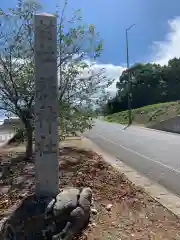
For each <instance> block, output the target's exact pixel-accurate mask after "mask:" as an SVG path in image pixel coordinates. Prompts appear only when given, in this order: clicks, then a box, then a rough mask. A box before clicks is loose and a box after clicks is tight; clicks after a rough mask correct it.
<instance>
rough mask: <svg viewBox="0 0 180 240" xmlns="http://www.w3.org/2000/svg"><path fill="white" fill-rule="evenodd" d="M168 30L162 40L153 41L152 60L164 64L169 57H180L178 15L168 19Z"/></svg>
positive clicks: (179, 22) (179, 21)
mask: <svg viewBox="0 0 180 240" xmlns="http://www.w3.org/2000/svg"><path fill="white" fill-rule="evenodd" d="M168 25H169V31H168V33H167V35H166V36H165V40H164V41H158V42H154V44H153V53H154V54H153V55H154V56H153V59H152V62H155V63H159V64H161V65H166V64H167V63H168V60H169V59H172V58H174V57H177V58H179V57H180V16H179V17H175V18H174V19H172V20H169V21H168Z"/></svg>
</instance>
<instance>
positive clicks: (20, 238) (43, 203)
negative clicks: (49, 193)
mask: <svg viewBox="0 0 180 240" xmlns="http://www.w3.org/2000/svg"><path fill="white" fill-rule="evenodd" d="M91 203H92V191H91V189H90V188H82V189H77V188H66V189H63V190H62V191H61V192H60V193H59V194H58V195H57V196H56V198H37V197H36V196H35V195H32V196H29V197H28V198H26V199H25V200H24V201H23V202H22V204H21V205H20V206H19V207H18V208H17V209H16V210H15V211H14V212H13V214H12V215H11V216H10V217H9V218H8V219H7V220H6V221H5V223H4V224H3V227H2V229H1V235H0V239H3V240H10V239H17V240H24V239H26V240H32V239H33V240H35V239H37V240H39V239H53V240H60V239H65V240H71V239H72V238H73V237H74V236H75V235H76V234H79V233H80V232H81V231H82V230H83V229H84V228H86V227H87V225H88V223H89V219H90V211H91Z"/></svg>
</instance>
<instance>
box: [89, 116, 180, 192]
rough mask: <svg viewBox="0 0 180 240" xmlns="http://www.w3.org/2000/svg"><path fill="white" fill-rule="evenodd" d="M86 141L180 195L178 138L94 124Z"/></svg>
mask: <svg viewBox="0 0 180 240" xmlns="http://www.w3.org/2000/svg"><path fill="white" fill-rule="evenodd" d="M85 137H87V138H89V139H90V140H92V141H93V142H94V143H95V144H97V145H98V146H99V147H101V148H102V149H103V150H105V151H106V152H107V153H109V154H111V155H113V156H116V158H117V160H118V161H122V162H124V163H125V164H127V165H129V166H130V167H132V168H134V169H136V170H137V171H138V172H140V173H143V174H144V175H146V176H147V177H149V178H150V179H151V180H153V181H155V182H157V183H159V184H161V185H162V186H164V187H165V188H167V189H168V190H170V191H171V192H173V193H175V194H178V195H180V135H178V134H173V133H167V132H161V131H156V130H151V129H146V128H141V127H137V126H130V127H129V128H127V129H126V130H124V125H121V124H116V123H108V122H104V121H100V120H96V121H95V126H94V127H93V129H92V130H90V131H88V132H86V133H85Z"/></svg>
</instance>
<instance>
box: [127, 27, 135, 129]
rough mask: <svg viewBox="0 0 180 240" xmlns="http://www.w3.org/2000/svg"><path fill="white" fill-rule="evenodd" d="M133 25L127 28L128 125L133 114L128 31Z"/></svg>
mask: <svg viewBox="0 0 180 240" xmlns="http://www.w3.org/2000/svg"><path fill="white" fill-rule="evenodd" d="M134 25H135V24H133V25H131V26H130V27H129V28H127V29H126V60H127V70H128V126H129V125H131V124H132V114H131V95H132V93H131V73H130V71H129V42H128V31H129V30H130V29H131V28H132V27H133V26H134Z"/></svg>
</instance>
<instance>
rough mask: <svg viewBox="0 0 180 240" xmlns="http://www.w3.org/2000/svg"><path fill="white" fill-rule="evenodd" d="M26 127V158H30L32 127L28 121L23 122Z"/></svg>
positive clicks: (31, 151)
mask: <svg viewBox="0 0 180 240" xmlns="http://www.w3.org/2000/svg"><path fill="white" fill-rule="evenodd" d="M25 129H26V138H27V139H26V141H27V142H26V156H25V157H26V158H27V159H30V158H31V157H32V153H33V128H32V126H31V124H30V123H26V124H25Z"/></svg>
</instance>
